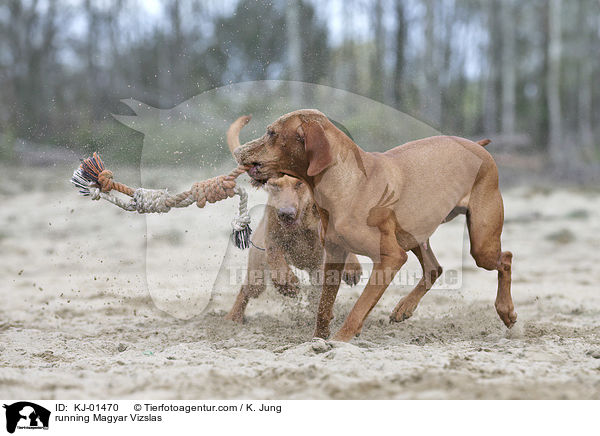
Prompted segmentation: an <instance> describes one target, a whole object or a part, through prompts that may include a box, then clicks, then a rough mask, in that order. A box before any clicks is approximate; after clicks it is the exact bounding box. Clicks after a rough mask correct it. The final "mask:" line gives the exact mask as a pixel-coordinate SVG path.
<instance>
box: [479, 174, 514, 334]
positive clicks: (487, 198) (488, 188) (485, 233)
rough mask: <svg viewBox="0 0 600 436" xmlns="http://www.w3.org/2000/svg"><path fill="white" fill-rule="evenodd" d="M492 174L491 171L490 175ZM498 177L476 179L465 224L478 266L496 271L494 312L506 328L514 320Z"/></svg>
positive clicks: (508, 252)
mask: <svg viewBox="0 0 600 436" xmlns="http://www.w3.org/2000/svg"><path fill="white" fill-rule="evenodd" d="M492 176H493V174H492ZM497 183H498V178H497V175H496V177H495V182H494V179H493V177H487V180H486V177H485V176H484V177H482V180H480V181H478V182H476V184H475V186H474V187H473V190H472V192H471V198H470V200H469V211H468V213H467V227H468V229H469V239H470V241H471V255H472V256H473V259H475V263H477V266H479V267H480V268H484V269H487V270H489V271H493V270H497V271H498V292H497V295H496V303H495V306H496V312H498V315H499V316H500V319H501V320H502V322H504V324H505V325H506V326H507V327H509V328H510V327H512V326H513V325H514V323H515V322H516V321H517V314H516V312H515V306H514V304H513V301H512V295H511V292H510V285H511V266H512V253H511V252H510V251H502V248H501V242H500V236H501V234H502V226H503V224H504V207H503V204H502V196H501V195H500V191H499V190H498V185H497Z"/></svg>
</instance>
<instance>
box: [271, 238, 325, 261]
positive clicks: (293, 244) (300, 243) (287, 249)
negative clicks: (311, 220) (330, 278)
mask: <svg viewBox="0 0 600 436" xmlns="http://www.w3.org/2000/svg"><path fill="white" fill-rule="evenodd" d="M279 243H280V244H281V246H282V248H283V249H284V253H285V258H286V261H287V262H288V263H289V264H291V265H293V266H295V267H296V268H300V269H314V268H318V267H320V266H321V264H322V262H323V247H322V246H321V241H320V240H319V235H318V233H317V231H313V230H307V229H303V230H300V231H295V232H287V233H286V234H285V235H280V239H279Z"/></svg>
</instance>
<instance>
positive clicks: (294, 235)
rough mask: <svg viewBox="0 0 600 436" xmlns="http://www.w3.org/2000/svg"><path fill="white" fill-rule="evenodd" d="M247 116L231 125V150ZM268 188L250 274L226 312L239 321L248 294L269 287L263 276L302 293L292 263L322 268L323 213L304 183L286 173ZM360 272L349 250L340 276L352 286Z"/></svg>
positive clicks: (293, 293)
mask: <svg viewBox="0 0 600 436" xmlns="http://www.w3.org/2000/svg"><path fill="white" fill-rule="evenodd" d="M248 121H250V117H249V116H243V117H240V118H238V119H237V120H236V121H234V122H233V124H231V126H230V127H229V129H228V130H227V144H228V146H229V149H230V151H231V152H232V153H233V151H234V150H235V149H236V148H237V147H239V145H240V142H239V132H240V130H241V129H242V127H243V126H245V125H246V124H247V123H248ZM265 189H266V191H267V192H268V193H269V198H268V201H267V207H266V210H265V213H264V215H263V218H262V219H261V221H260V224H259V225H258V227H257V229H256V230H255V231H254V233H253V234H252V242H253V245H252V246H251V247H250V252H249V255H248V270H247V272H246V278H245V280H244V284H243V285H242V287H241V289H240V292H239V293H238V296H237V298H236V300H235V303H234V304H233V307H232V308H231V310H230V311H229V313H228V314H227V315H226V318H227V319H230V320H232V321H235V322H240V323H241V322H243V321H244V312H245V311H246V306H247V305H248V301H249V299H250V298H256V297H258V296H259V295H260V294H261V293H262V292H263V291H264V290H265V288H266V277H265V276H267V275H268V276H269V277H270V279H271V281H272V283H273V285H274V286H275V288H276V289H277V290H278V291H279V292H280V293H281V294H283V295H286V296H290V297H293V296H296V295H297V293H298V277H296V275H295V274H294V272H293V271H292V270H291V268H290V265H292V266H295V267H296V268H299V269H302V270H306V271H308V272H309V274H310V275H311V277H316V275H315V273H316V272H320V271H321V270H322V268H323V257H324V256H323V254H324V250H323V245H322V244H321V241H320V238H319V214H318V212H317V208H316V206H315V204H314V202H313V201H312V198H311V195H310V191H309V189H308V187H307V186H306V184H305V183H303V182H302V181H301V180H300V179H297V178H295V177H290V176H283V177H279V178H275V179H271V180H269V181H268V182H267V183H266V184H265ZM361 274H362V267H361V266H360V263H359V261H358V259H357V258H356V256H355V255H354V254H349V255H348V256H347V259H346V267H345V269H344V272H343V277H342V278H343V279H344V281H345V282H346V283H348V284H349V285H351V286H352V285H355V284H357V283H358V281H359V280H360V276H361Z"/></svg>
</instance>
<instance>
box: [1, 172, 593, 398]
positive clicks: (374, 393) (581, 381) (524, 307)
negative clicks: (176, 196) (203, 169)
mask: <svg viewBox="0 0 600 436" xmlns="http://www.w3.org/2000/svg"><path fill="white" fill-rule="evenodd" d="M27 171H29V170H28V169H26V168H23V169H19V168H9V167H2V168H0V200H1V201H2V206H1V208H0V223H1V227H0V260H1V261H0V283H2V286H1V287H0V293H1V294H2V306H0V367H1V368H0V396H1V397H3V398H15V399H16V398H42V399H66V398H70V399H80V398H99V399H100V398H136V399H138V398H170V399H174V398H184V399H192V398H194V399H206V398H240V397H243V398H260V399H262V398H264V399H301V398H314V399H327V398H333V399H345V398H351V399H370V398H381V399H385V398H487V399H501V398H579V399H588V398H595V399H598V398H600V292H599V283H600V268H599V267H598V265H599V263H600V250H598V247H599V246H600V219H599V218H600V195H599V193H598V192H587V191H580V190H568V189H560V190H548V189H546V190H540V189H534V188H532V187H520V188H511V189H506V190H504V196H505V209H506V225H505V230H504V236H503V244H504V246H505V248H506V249H509V250H511V251H513V253H514V254H515V258H514V263H513V296H514V300H515V305H516V309H517V312H518V315H519V318H518V323H517V325H516V327H515V328H514V329H513V330H511V331H507V330H506V329H505V328H504V326H503V324H502V323H501V321H500V320H499V318H498V317H497V315H496V313H495V311H494V307H493V302H494V298H495V287H496V277H495V274H494V273H492V272H486V271H483V270H480V269H478V268H476V266H475V264H474V262H473V260H472V259H471V258H470V257H469V256H468V249H466V250H464V249H463V247H462V245H461V244H456V243H455V242H453V243H446V242H444V241H445V238H446V236H445V235H451V234H453V233H455V234H458V235H462V232H463V231H464V218H458V219H456V220H455V221H453V222H451V223H449V224H447V225H446V226H445V228H444V229H443V232H442V233H443V234H442V236H440V237H437V239H436V240H435V241H434V242H432V245H433V246H434V248H435V249H436V253H437V254H438V258H439V259H440V262H441V263H442V265H443V266H444V267H446V268H448V266H449V265H450V267H451V268H454V267H456V266H460V265H461V264H462V265H463V269H462V271H463V272H462V286H461V288H460V289H455V290H451V289H450V290H449V289H446V290H433V291H431V292H430V294H428V295H427V296H426V297H425V298H424V299H423V301H422V303H421V305H420V306H419V308H418V310H417V311H416V313H415V315H414V316H413V317H412V318H411V319H409V320H407V321H405V322H403V323H401V324H389V323H388V316H389V313H390V311H391V310H392V308H393V307H394V305H395V304H396V302H397V301H398V300H399V299H400V298H401V296H402V295H404V294H406V293H407V292H408V289H407V288H406V287H402V286H392V287H391V288H390V289H389V290H388V291H387V292H386V294H385V295H384V297H383V298H382V300H381V301H380V303H379V304H378V305H377V307H376V308H375V309H374V311H373V313H372V314H371V315H370V317H369V318H368V320H367V323H366V325H365V327H364V329H363V333H362V334H361V336H360V337H359V338H356V339H355V340H353V341H352V342H351V343H349V344H344V343H336V342H327V341H321V340H311V334H312V331H313V318H314V317H313V314H312V310H311V304H312V302H313V300H314V293H315V290H314V289H312V290H311V289H308V288H307V289H305V294H306V295H305V296H304V297H303V298H301V299H296V300H291V299H289V298H286V297H282V296H280V295H278V294H277V293H276V292H275V291H273V290H272V289H270V290H268V291H267V292H266V294H265V295H263V296H262V297H261V298H259V299H258V300H253V301H252V302H251V303H250V305H249V308H248V312H247V314H248V317H247V318H248V320H247V323H246V324H245V325H236V324H233V323H231V322H228V321H225V320H223V315H224V313H225V311H226V310H228V309H229V305H230V304H231V302H232V301H233V298H234V296H235V295H234V293H235V292H236V291H237V285H236V284H235V283H231V280H230V281H229V282H227V280H225V281H223V277H222V276H219V271H222V270H221V269H220V265H221V261H222V259H223V257H224V256H225V254H226V252H227V250H228V245H227V244H228V233H229V221H230V219H231V216H232V214H233V211H234V210H235V207H236V204H235V202H229V203H228V204H219V205H213V206H209V208H207V209H205V210H203V211H198V210H197V209H195V208H189V210H186V211H174V212H171V213H170V214H169V215H165V216H162V217H150V218H149V220H148V222H146V218H145V217H143V216H139V215H135V214H131V213H126V212H123V211H121V210H120V209H117V208H116V207H114V206H112V205H109V204H97V203H94V202H92V201H90V200H87V199H83V198H81V197H78V196H77V195H76V192H75V190H74V189H73V188H72V187H70V186H69V184H68V183H67V181H66V179H68V177H69V175H70V171H72V169H71V168H55V169H36V170H35V180H33V179H32V177H31V175H30V173H28V174H26V172H27ZM117 174H119V178H120V179H123V180H136V179H135V178H133V177H134V174H135V172H134V171H133V170H132V171H131V172H130V173H128V172H127V170H126V169H123V170H121V169H118V173H117ZM150 179H151V177H149V178H146V179H145V180H144V184H145V185H147V186H149V185H148V183H147V180H150ZM132 184H133V183H132ZM154 186H156V187H161V184H160V180H158V182H157V183H155V184H154ZM181 187H184V186H181ZM172 188H174V189H175V188H178V187H175V186H173V187H172ZM263 200H264V194H263V193H261V192H253V193H252V197H251V202H254V204H258V203H260V202H261V201H263ZM255 222H256V221H255ZM146 234H147V236H146ZM448 238H450V236H448ZM436 244H437V245H436ZM147 255H148V256H147ZM243 256H244V255H243V254H240V253H232V254H231V256H229V257H227V256H225V257H227V259H228V262H233V263H236V262H237V263H239V262H243ZM411 262H412V263H411V264H409V266H408V267H407V268H414V265H415V264H416V263H415V262H414V259H413V260H411ZM206 265H211V267H210V268H208V267H206ZM212 265H217V267H212ZM410 265H412V267H411V266H410ZM202 268H205V270H202ZM219 277H220V279H219ZM217 279H219V280H221V281H219V280H217ZM215 280H216V281H217V283H216V285H215ZM213 286H215V289H214V291H215V293H214V296H213V297H214V298H213V299H212V301H211V303H210V305H209V306H208V309H207V310H206V311H205V312H204V313H202V314H200V315H198V314H197V312H199V311H201V309H202V308H203V307H204V306H206V303H207V301H208V300H207V294H206V292H207V290H208V291H210V290H212V288H213ZM361 288H362V287H361ZM310 294H312V297H311V296H310ZM357 295H358V289H356V288H349V287H347V286H343V288H342V289H341V291H340V296H339V299H338V301H337V303H336V309H335V315H336V318H335V320H334V322H333V327H334V328H337V327H338V326H339V325H340V324H341V322H342V320H343V317H344V316H345V314H346V313H347V312H348V310H349V308H350V307H351V305H352V303H353V302H354V300H355V299H356V297H357ZM159 308H160V309H159ZM161 309H162V310H161ZM173 315H175V316H173ZM183 318H187V319H183Z"/></svg>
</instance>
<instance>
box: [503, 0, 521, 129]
mask: <svg viewBox="0 0 600 436" xmlns="http://www.w3.org/2000/svg"><path fill="white" fill-rule="evenodd" d="M515 12H516V11H515V7H514V3H513V0H504V1H503V2H502V5H501V16H502V23H503V29H502V133H503V134H505V135H512V134H514V133H515V104H516V95H515V91H516V58H515V55H516V53H515V20H516V19H517V16H516V14H515Z"/></svg>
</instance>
